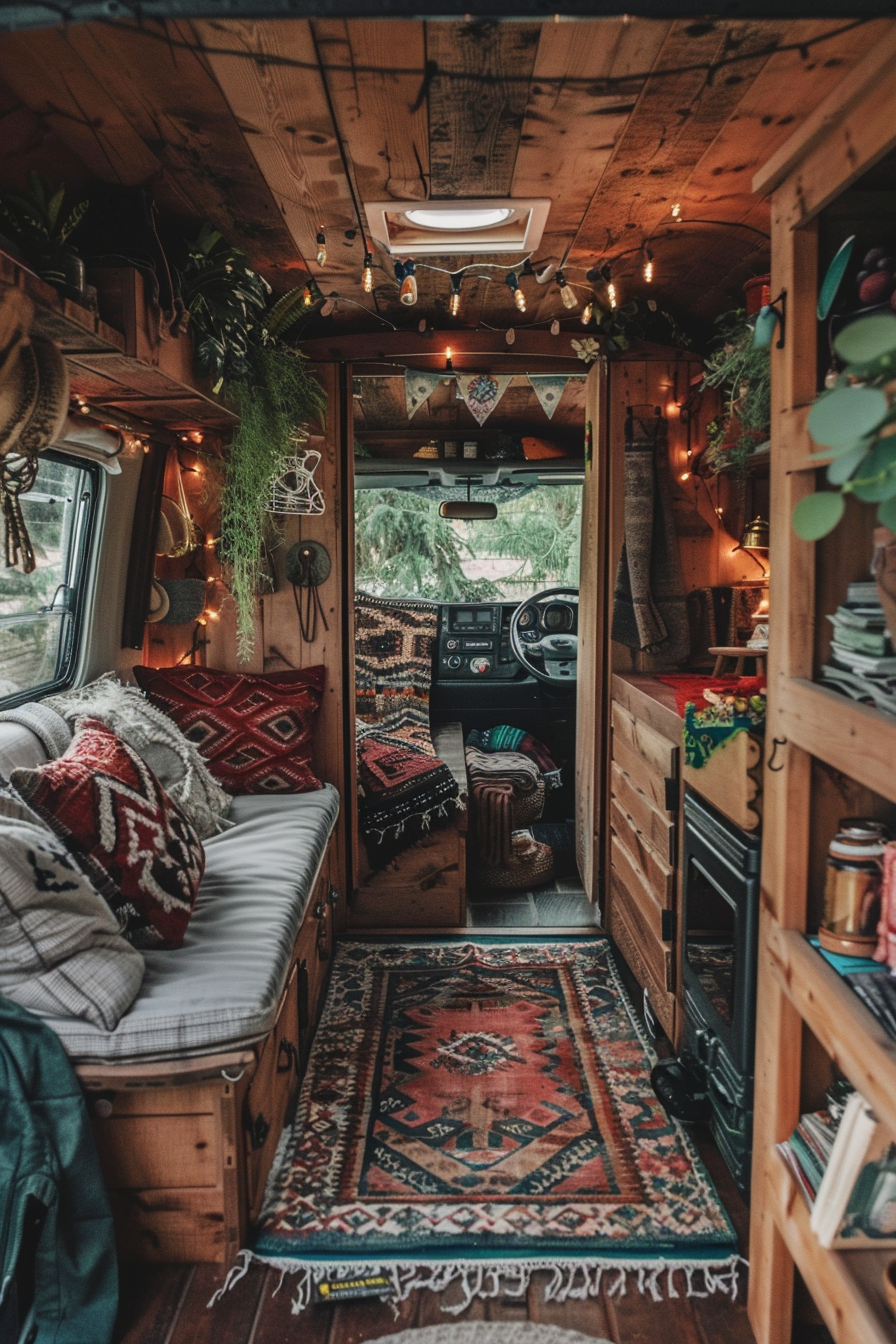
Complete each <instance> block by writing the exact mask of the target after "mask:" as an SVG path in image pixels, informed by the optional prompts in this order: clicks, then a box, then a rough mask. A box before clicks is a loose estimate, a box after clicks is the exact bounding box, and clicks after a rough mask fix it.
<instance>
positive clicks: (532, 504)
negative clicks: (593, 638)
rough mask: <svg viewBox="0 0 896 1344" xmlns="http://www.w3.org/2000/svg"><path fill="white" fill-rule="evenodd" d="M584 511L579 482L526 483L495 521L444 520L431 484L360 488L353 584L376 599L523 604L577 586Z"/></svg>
mask: <svg viewBox="0 0 896 1344" xmlns="http://www.w3.org/2000/svg"><path fill="white" fill-rule="evenodd" d="M508 493H511V492H510V491H508ZM457 497H458V498H466V495H465V494H463V495H458V496H457ZM480 497H482V498H489V499H494V498H495V497H496V496H495V492H494V491H489V492H481V491H477V490H476V488H475V487H474V488H473V492H472V498H473V499H474V500H475V499H477V498H480ZM581 514H582V487H581V485H550V486H548V485H541V486H538V487H537V488H532V489H527V488H524V489H521V490H520V491H518V492H515V493H513V497H511V498H508V499H506V500H502V501H501V502H500V503H499V504H498V516H497V518H496V519H494V520H493V521H476V522H458V521H456V520H448V519H445V518H440V517H439V498H438V497H437V496H436V494H435V492H434V491H432V490H421V491H420V492H419V493H417V492H415V491H412V490H378V489H363V490H358V491H357V492H356V494H355V585H356V587H357V588H358V589H359V590H361V591H363V592H366V593H371V594H373V595H374V596H376V597H383V596H388V597H395V598H424V599H428V600H429V601H433V602H494V601H501V600H506V601H514V602H518V601H522V599H523V598H525V597H530V596H531V595H532V594H533V593H536V592H539V591H540V590H542V589H544V588H555V587H572V588H575V587H578V583H579V540H580V530H581Z"/></svg>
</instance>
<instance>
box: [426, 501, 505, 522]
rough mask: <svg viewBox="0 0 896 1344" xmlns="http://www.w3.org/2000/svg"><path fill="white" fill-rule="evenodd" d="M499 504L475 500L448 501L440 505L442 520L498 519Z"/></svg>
mask: <svg viewBox="0 0 896 1344" xmlns="http://www.w3.org/2000/svg"><path fill="white" fill-rule="evenodd" d="M497 516H498V506H497V504H487V503H485V502H484V501H482V502H480V501H479V500H475V499H446V501H445V503H444V504H440V505H439V517H440V518H462V519H464V520H465V521H468V522H469V521H471V520H472V519H474V518H482V519H484V518H490V519H491V518H497Z"/></svg>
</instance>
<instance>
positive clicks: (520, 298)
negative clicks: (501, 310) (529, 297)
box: [513, 285, 526, 313]
mask: <svg viewBox="0 0 896 1344" xmlns="http://www.w3.org/2000/svg"><path fill="white" fill-rule="evenodd" d="M513 301H514V303H515V304H516V306H517V308H518V309H519V310H520V312H521V313H524V312H525V311H526V296H525V294H524V293H523V291H522V290H521V289H520V287H519V285H517V287H516V289H515V290H514V291H513Z"/></svg>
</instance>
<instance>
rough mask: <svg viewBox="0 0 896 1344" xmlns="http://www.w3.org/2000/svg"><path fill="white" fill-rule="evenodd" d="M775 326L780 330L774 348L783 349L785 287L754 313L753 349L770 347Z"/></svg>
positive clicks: (785, 314)
mask: <svg viewBox="0 0 896 1344" xmlns="http://www.w3.org/2000/svg"><path fill="white" fill-rule="evenodd" d="M776 326H779V327H780V328H781V330H780V332H779V333H778V340H777V342H776V344H775V349H776V350H783V349H784V341H785V338H786V335H787V290H786V289H782V290H781V293H780V294H779V295H778V297H777V298H776V299H775V300H774V301H773V302H772V303H765V304H763V305H762V307H761V308H760V309H759V312H758V313H757V314H756V325H755V326H754V328H753V348H754V349H755V350H768V349H769V348H770V346H771V343H772V338H773V337H774V334H775V327H776Z"/></svg>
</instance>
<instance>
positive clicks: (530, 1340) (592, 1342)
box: [374, 1321, 609, 1344]
mask: <svg viewBox="0 0 896 1344" xmlns="http://www.w3.org/2000/svg"><path fill="white" fill-rule="evenodd" d="M387 1341H388V1344H609V1341H608V1340H605V1339H597V1338H596V1337H595V1336H594V1335H583V1334H581V1333H580V1332H579V1331H578V1330H562V1329H561V1328H560V1326H559V1325H538V1324H536V1322H535V1321H462V1322H460V1323H459V1324H457V1325H448V1324H447V1323H446V1324H445V1325H426V1326H424V1327H423V1328H422V1329H417V1330H399V1332H398V1334H396V1335H384V1336H382V1338H380V1339H378V1340H375V1341H374V1344H387Z"/></svg>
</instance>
